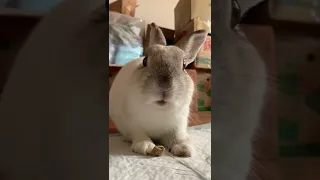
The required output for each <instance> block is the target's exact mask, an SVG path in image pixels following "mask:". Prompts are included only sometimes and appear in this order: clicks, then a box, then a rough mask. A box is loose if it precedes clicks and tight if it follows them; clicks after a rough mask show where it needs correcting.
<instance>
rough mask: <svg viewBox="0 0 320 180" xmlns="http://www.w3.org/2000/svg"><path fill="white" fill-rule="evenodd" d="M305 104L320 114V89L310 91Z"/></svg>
mask: <svg viewBox="0 0 320 180" xmlns="http://www.w3.org/2000/svg"><path fill="white" fill-rule="evenodd" d="M305 104H306V106H307V107H308V108H309V109H311V110H312V111H314V112H316V113H317V114H318V115H320V90H317V91H315V92H312V93H308V94H307V95H306V96H305ZM319 120H320V119H319Z"/></svg>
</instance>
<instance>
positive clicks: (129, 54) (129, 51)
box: [114, 46, 143, 65]
mask: <svg viewBox="0 0 320 180" xmlns="http://www.w3.org/2000/svg"><path fill="white" fill-rule="evenodd" d="M142 52H143V49H142V47H127V46H120V47H119V49H118V52H117V53H116V54H115V57H114V59H115V64H119V65H125V64H127V63H128V62H130V61H132V60H134V59H137V58H139V57H141V55H142Z"/></svg>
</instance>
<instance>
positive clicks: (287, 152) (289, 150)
mask: <svg viewBox="0 0 320 180" xmlns="http://www.w3.org/2000/svg"><path fill="white" fill-rule="evenodd" d="M279 156H280V157H320V143H310V144H293V145H280V146H279Z"/></svg>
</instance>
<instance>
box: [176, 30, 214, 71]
mask: <svg viewBox="0 0 320 180" xmlns="http://www.w3.org/2000/svg"><path fill="white" fill-rule="evenodd" d="M207 34H208V33H207V31H205V30H198V31H195V32H193V33H190V34H188V35H186V36H184V37H183V38H182V39H181V40H180V41H178V42H177V44H176V45H175V46H178V47H179V48H181V49H182V50H183V51H184V53H185V57H184V60H185V62H186V64H187V65H188V64H190V63H191V62H193V61H194V59H195V58H196V56H197V54H198V53H199V51H200V49H201V47H202V45H203V43H204V41H205V40H206V38H207Z"/></svg>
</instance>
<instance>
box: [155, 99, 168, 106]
mask: <svg viewBox="0 0 320 180" xmlns="http://www.w3.org/2000/svg"><path fill="white" fill-rule="evenodd" d="M156 103H157V104H158V105H160V106H164V105H166V104H167V102H166V101H164V100H159V101H156Z"/></svg>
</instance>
